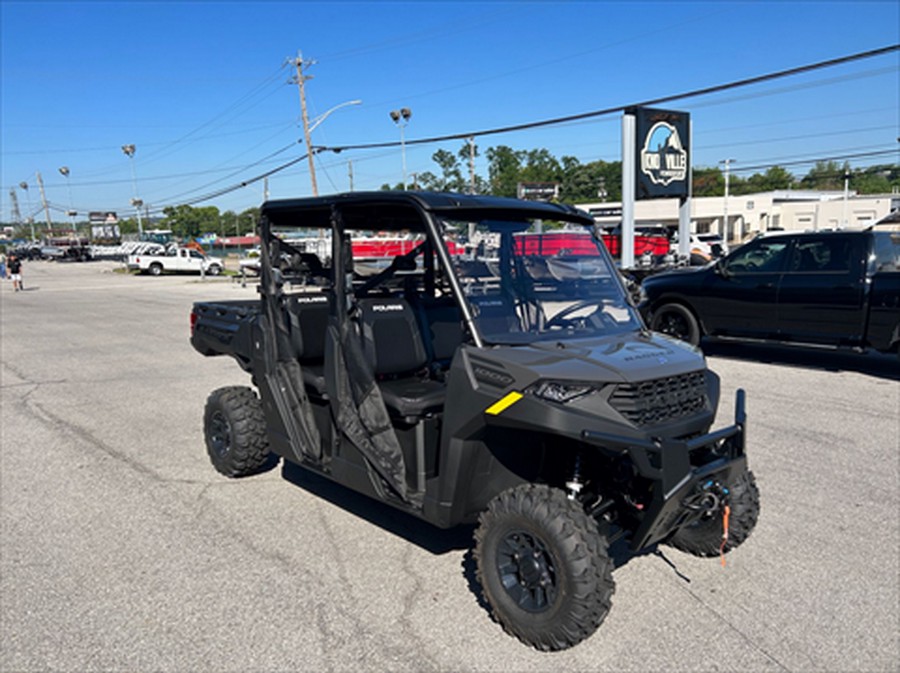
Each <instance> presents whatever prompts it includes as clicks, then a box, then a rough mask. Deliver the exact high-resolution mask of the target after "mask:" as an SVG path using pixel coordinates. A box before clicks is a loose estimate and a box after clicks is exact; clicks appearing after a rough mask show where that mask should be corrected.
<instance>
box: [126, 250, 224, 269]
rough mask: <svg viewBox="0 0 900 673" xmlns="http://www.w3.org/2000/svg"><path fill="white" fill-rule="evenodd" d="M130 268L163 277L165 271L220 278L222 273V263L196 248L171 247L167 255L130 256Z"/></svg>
mask: <svg viewBox="0 0 900 673" xmlns="http://www.w3.org/2000/svg"><path fill="white" fill-rule="evenodd" d="M128 268H129V269H131V270H132V271H135V270H137V271H140V272H141V273H149V274H150V275H151V276H159V275H162V273H163V272H164V271H172V272H177V273H208V274H209V275H210V276H218V275H219V274H220V273H222V270H223V266H222V262H220V261H219V260H217V259H212V258H210V257H207V256H206V255H204V254H203V253H202V252H200V251H199V250H197V249H195V248H181V247H177V246H174V245H173V246H170V247H169V248H168V249H166V251H165V253H160V254H153V253H142V254H139V255H129V256H128Z"/></svg>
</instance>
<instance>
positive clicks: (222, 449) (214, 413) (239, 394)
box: [203, 386, 270, 477]
mask: <svg viewBox="0 0 900 673" xmlns="http://www.w3.org/2000/svg"><path fill="white" fill-rule="evenodd" d="M203 429H204V435H205V438H206V452H207V454H208V455H209V459H210V462H212V464H213V467H215V468H216V470H217V471H218V472H220V473H221V474H224V475H225V476H226V477H244V476H247V475H250V474H255V473H256V472H259V471H260V470H261V469H262V468H263V467H265V466H266V465H267V464H268V463H269V461H270V453H269V438H268V435H267V434H266V419H265V416H264V414H263V408H262V402H260V400H259V398H258V397H257V396H256V393H255V392H254V391H253V389H252V388H247V387H246V386H229V387H226V388H219V389H218V390H215V391H213V393H212V394H211V395H210V396H209V398H208V399H207V400H206V409H205V411H204V414H203Z"/></svg>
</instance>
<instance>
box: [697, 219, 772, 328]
mask: <svg viewBox="0 0 900 673" xmlns="http://www.w3.org/2000/svg"><path fill="white" fill-rule="evenodd" d="M789 243H790V238H789V237H784V236H779V237H777V238H771V239H765V238H760V239H757V240H755V241H751V242H750V243H747V244H746V245H744V246H743V247H741V249H740V250H737V251H736V252H734V253H733V254H732V255H730V256H729V257H727V258H726V259H725V260H723V262H722V263H721V264H720V265H719V266H718V267H717V272H716V273H711V274H709V276H708V278H707V281H706V287H705V288H704V290H705V296H704V297H702V298H700V299H699V300H698V303H700V305H701V306H702V308H701V316H702V318H703V323H704V327H705V328H706V330H707V331H708V332H709V333H711V334H723V335H733V336H749V337H766V336H771V335H774V334H775V333H776V331H777V327H778V326H777V306H776V300H777V291H778V282H779V279H780V277H781V273H782V268H783V266H784V262H785V259H786V258H787V251H788V248H789Z"/></svg>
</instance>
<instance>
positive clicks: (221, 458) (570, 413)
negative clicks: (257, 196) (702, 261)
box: [191, 192, 759, 650]
mask: <svg viewBox="0 0 900 673" xmlns="http://www.w3.org/2000/svg"><path fill="white" fill-rule="evenodd" d="M536 221H542V222H551V221H555V222H560V223H566V224H569V225H570V226H577V227H581V228H583V229H584V230H585V232H586V233H588V234H592V237H591V236H589V238H591V240H592V241H593V247H589V246H585V248H584V249H582V250H581V251H580V252H579V255H578V256H577V257H576V256H572V255H569V256H567V257H566V258H565V273H558V274H556V275H554V274H551V273H546V272H544V271H546V268H547V265H546V264H541V263H540V262H541V261H546V260H541V259H534V258H529V254H530V253H528V252H527V251H528V250H530V248H529V246H528V245H526V244H525V241H526V240H527V239H523V238H522V236H523V235H527V234H526V232H528V231H529V230H531V229H533V227H534V225H535V223H536ZM469 227H477V228H478V229H479V230H481V231H484V232H486V233H492V234H494V235H495V236H496V237H497V238H498V240H499V243H500V245H499V251H498V255H497V257H496V258H491V259H490V260H483V259H477V258H472V257H469V256H467V255H465V254H462V250H461V246H459V245H456V244H455V243H454V242H453V241H452V240H448V239H452V237H453V236H454V235H455V232H457V231H460V230H463V231H465V230H466V229H468V228H469ZM304 232H305V234H306V235H303V233H304ZM316 232H320V234H319V237H318V239H316V236H315V234H316ZM373 232H387V233H388V234H390V235H391V236H392V237H394V238H398V237H400V236H401V235H402V236H403V237H404V239H403V240H405V241H407V242H409V243H410V246H409V248H410V249H409V250H408V251H407V252H405V253H404V254H400V255H397V256H394V257H390V258H383V259H366V260H361V259H358V258H355V257H354V255H353V249H354V241H359V240H360V239H361V238H366V239H367V240H371V239H372V235H373ZM323 234H325V236H324V238H327V239H328V242H329V243H330V253H329V254H328V255H325V256H324V258H323V257H322V256H319V255H317V254H316V253H315V252H313V251H314V250H315V251H319V253H320V254H321V251H323V250H325V249H329V248H327V246H324V245H322V243H323V240H322V239H323ZM598 234H599V232H598V231H596V230H595V229H594V223H593V220H592V218H591V217H590V215H588V214H587V213H584V212H582V211H579V210H576V209H574V208H570V207H567V206H562V205H555V204H543V203H529V202H524V201H517V200H513V199H499V198H491V197H480V196H465V195H459V194H431V193H414V192H377V193H354V194H342V195H334V196H328V197H319V198H312V199H298V200H287V201H270V202H267V203H265V204H263V206H262V209H261V220H260V239H261V245H260V271H261V273H260V285H259V292H260V295H261V296H260V298H259V299H257V300H250V301H237V302H219V303H204V302H201V303H197V304H195V306H194V308H193V312H192V315H191V318H192V321H191V322H192V336H191V342H192V344H193V345H194V347H195V348H196V349H197V350H198V351H199V352H200V353H202V354H203V355H209V356H217V355H228V356H231V357H233V358H234V359H235V360H236V361H237V362H238V363H239V364H240V366H241V367H242V368H243V369H244V370H245V371H246V372H248V373H249V374H250V375H251V377H252V383H253V386H254V388H251V387H246V386H229V387H226V388H221V389H219V390H216V391H214V392H213V393H212V395H210V397H209V399H208V400H207V404H206V410H205V414H204V428H205V435H206V447H207V453H208V454H209V457H210V459H211V461H212V463H213V465H214V467H215V468H216V469H217V470H219V471H220V472H221V473H223V474H225V475H227V476H232V477H239V476H244V475H248V474H252V473H254V472H255V471H258V470H259V469H261V468H262V466H264V465H265V464H267V463H268V462H270V460H269V459H270V457H271V456H270V453H274V454H275V455H277V456H281V457H283V458H284V459H286V460H289V461H292V462H294V463H296V464H299V465H301V466H303V467H304V468H306V469H309V470H312V471H314V472H316V473H318V474H321V475H324V476H326V477H328V478H330V479H333V480H334V481H336V482H338V483H340V484H343V485H345V486H347V487H349V488H352V489H354V490H356V491H359V492H361V493H364V494H366V495H368V496H370V497H372V498H375V499H376V500H379V501H381V502H384V503H387V504H389V505H391V506H393V507H396V508H399V509H401V510H403V511H405V512H408V513H409V514H411V515H413V516H416V517H420V518H422V519H424V520H426V521H428V522H430V523H432V524H434V525H436V526H439V527H442V528H448V527H451V526H456V525H458V524H466V523H475V522H478V524H479V525H478V528H477V530H476V532H475V551H474V559H475V562H476V565H477V574H478V578H479V581H480V584H481V586H482V589H483V592H484V596H485V598H486V600H487V602H488V604H489V605H490V606H491V610H492V614H493V615H494V617H495V618H496V619H497V621H499V622H500V624H501V625H502V626H503V627H504V628H505V629H506V630H507V631H508V632H510V633H512V634H513V635H515V636H516V637H518V638H520V639H521V640H522V641H524V642H526V643H528V644H530V645H533V646H534V647H537V648H539V649H545V650H555V649H562V648H565V647H570V646H572V645H574V644H575V643H577V642H579V641H581V640H582V639H584V638H586V637H588V636H589V635H590V634H591V633H592V632H593V631H594V630H595V629H596V628H597V627H598V626H599V625H600V623H601V622H602V621H603V619H604V618H605V617H606V614H607V612H608V611H609V608H610V599H611V596H612V593H613V587H614V584H613V578H612V559H611V557H610V553H609V545H610V544H611V543H612V542H613V541H615V540H616V539H619V538H625V539H626V540H628V541H629V543H630V545H631V547H632V548H633V549H635V550H640V549H647V548H648V547H651V546H652V545H655V544H657V543H661V542H666V543H669V544H672V545H674V546H676V547H678V548H679V549H682V550H684V551H687V552H688V553H691V554H695V555H698V556H716V555H719V554H720V553H725V552H728V551H730V550H731V549H733V548H734V547H736V546H738V545H739V544H741V543H742V542H743V541H744V540H745V539H746V538H747V536H748V535H749V534H750V532H751V530H752V529H753V527H754V526H755V524H756V520H757V516H758V513H759V492H758V490H757V487H756V484H755V480H754V477H753V474H752V473H751V472H750V471H749V470H748V468H747V458H746V455H745V451H744V428H745V424H746V416H745V413H744V403H743V392H739V393H738V395H737V401H736V409H735V420H734V423H733V424H732V425H729V426H726V427H723V428H720V429H718V430H715V431H710V430H711V426H712V423H713V420H714V418H715V413H716V407H717V406H718V400H719V379H718V377H717V376H716V375H715V374H714V373H712V372H711V371H709V370H708V369H707V367H706V363H705V360H704V358H703V355H702V353H700V352H699V351H698V350H697V349H695V348H693V347H691V346H688V345H687V344H684V343H682V342H679V341H677V340H675V339H672V338H670V337H667V336H663V335H653V334H651V333H650V332H648V331H647V329H646V328H645V326H644V324H643V323H642V321H641V319H640V316H639V315H638V314H637V311H636V310H635V309H634V308H633V306H632V305H631V303H630V301H629V298H628V296H627V294H626V291H625V288H624V286H623V284H622V281H621V278H620V276H619V274H618V273H617V271H616V269H615V267H614V265H613V262H612V259H611V258H610V256H609V253H608V252H607V250H606V248H605V247H604V246H603V243H602V241H601V240H600V237H599V235H598ZM311 241H315V245H312V244H310V242H311ZM257 390H258V395H259V396H257Z"/></svg>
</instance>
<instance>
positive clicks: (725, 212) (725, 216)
mask: <svg viewBox="0 0 900 673" xmlns="http://www.w3.org/2000/svg"><path fill="white" fill-rule="evenodd" d="M732 161H734V159H723V160H722V161H720V162H719V163H720V164H725V201H724V203H723V205H722V211H723V212H722V215H723V219H724V220H725V222H724V226H723V228H722V240H723V241H725V242H726V243H730V242H731V240H730V236H729V234H730V233H731V232H730V231H729V230H728V181H729V179H730V177H731V171H730V167H731V162H732Z"/></svg>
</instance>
